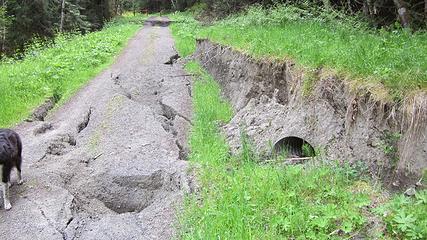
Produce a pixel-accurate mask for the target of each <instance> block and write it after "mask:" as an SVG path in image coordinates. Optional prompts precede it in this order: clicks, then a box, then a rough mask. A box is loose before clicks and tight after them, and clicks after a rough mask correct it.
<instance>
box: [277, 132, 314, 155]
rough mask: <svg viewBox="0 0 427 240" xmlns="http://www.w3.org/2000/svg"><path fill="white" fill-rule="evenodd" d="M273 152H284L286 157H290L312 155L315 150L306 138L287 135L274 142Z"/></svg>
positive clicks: (279, 153) (278, 153)
mask: <svg viewBox="0 0 427 240" xmlns="http://www.w3.org/2000/svg"><path fill="white" fill-rule="evenodd" d="M274 154H275V155H282V154H285V155H286V157H290V158H299V157H314V156H315V151H314V148H313V146H312V145H311V144H309V143H308V142H307V141H306V140H304V139H302V138H299V137H295V136H289V137H285V138H282V139H280V140H279V141H277V142H276V144H274Z"/></svg>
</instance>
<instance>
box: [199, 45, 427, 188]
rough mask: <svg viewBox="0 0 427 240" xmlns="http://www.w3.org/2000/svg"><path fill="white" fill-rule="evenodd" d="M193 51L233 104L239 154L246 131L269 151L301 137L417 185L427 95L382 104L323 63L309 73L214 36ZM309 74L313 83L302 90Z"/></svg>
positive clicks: (233, 140) (426, 131) (232, 136)
mask: <svg viewBox="0 0 427 240" xmlns="http://www.w3.org/2000/svg"><path fill="white" fill-rule="evenodd" d="M195 57H196V58H197V59H198V60H199V61H200V62H201V63H202V65H203V66H204V67H205V68H206V69H207V70H208V72H209V73H210V74H212V76H213V77H214V78H215V79H216V80H217V81H218V82H219V83H220V85H221V88H222V91H223V93H224V95H225V97H227V98H228V99H229V100H230V102H231V104H232V106H233V108H234V110H235V113H236V114H235V116H234V118H233V119H232V121H231V122H230V123H229V124H227V125H226V126H225V127H224V132H225V134H226V135H227V139H228V141H229V143H230V146H231V147H232V150H233V151H234V152H236V151H238V150H239V148H240V146H241V144H240V143H241V141H240V136H241V135H242V131H244V133H245V134H247V135H248V136H249V138H250V140H251V141H252V142H253V145H254V146H256V148H257V150H258V151H259V152H260V153H265V154H269V153H270V152H271V151H272V148H277V147H278V146H277V144H280V143H282V142H283V139H286V138H290V137H291V138H294V137H296V138H297V139H301V140H302V141H303V142H306V143H308V144H310V145H311V146H312V147H314V148H315V149H318V150H320V151H321V152H322V153H323V154H325V155H326V156H327V157H328V158H329V159H333V160H340V161H342V162H350V163H356V162H360V161H361V162H363V163H364V165H365V167H367V171H369V173H371V174H372V176H373V177H379V178H381V179H382V180H383V181H384V182H385V183H386V184H388V185H389V186H391V187H395V188H401V189H406V188H407V187H411V186H415V185H416V183H417V182H419V180H420V178H421V177H422V174H423V169H426V168H427V95H426V94H425V93H420V94H418V95H416V96H413V97H412V98H411V99H407V100H405V102H404V103H402V104H398V103H390V102H382V101H380V100H377V99H376V98H375V97H373V94H371V92H370V91H369V89H360V88H359V89H357V88H354V87H352V86H350V85H349V83H348V81H346V80H343V79H340V78H339V77H337V76H334V75H331V74H329V73H327V72H323V70H322V69H317V70H316V71H315V72H314V73H309V72H307V71H305V70H304V69H299V68H297V67H296V66H295V64H294V63H293V62H291V61H283V62H280V61H271V60H256V59H253V58H251V57H250V56H248V55H245V54H243V53H240V52H238V51H235V50H233V49H231V48H229V47H226V46H221V45H219V44H216V43H212V42H210V41H209V40H198V42H197V51H196V54H195ZM308 78H314V83H315V84H313V86H312V89H311V91H310V92H309V93H308V94H307V93H306V94H305V95H304V81H306V80H307V79H308ZM396 136H397V137H396ZM300 145H301V144H300ZM296 155H297V156H301V155H302V154H296ZM418 185H419V184H418Z"/></svg>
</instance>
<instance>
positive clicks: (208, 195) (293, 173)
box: [181, 63, 370, 239]
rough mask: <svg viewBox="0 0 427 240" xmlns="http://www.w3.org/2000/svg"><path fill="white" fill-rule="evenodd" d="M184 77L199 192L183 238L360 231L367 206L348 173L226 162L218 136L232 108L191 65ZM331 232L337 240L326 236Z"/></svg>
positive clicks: (244, 157)
mask: <svg viewBox="0 0 427 240" xmlns="http://www.w3.org/2000/svg"><path fill="white" fill-rule="evenodd" d="M187 71H188V72H189V73H192V74H196V75H197V76H198V77H197V79H196V81H195V83H194V99H193V103H194V112H195V117H194V126H193V130H192V133H191V139H190V146H191V155H190V160H191V162H192V163H193V166H195V168H196V170H197V173H198V174H197V176H198V180H199V181H200V186H201V192H200V196H190V197H188V199H187V201H186V206H185V211H184V213H183V215H182V216H181V224H182V225H181V229H182V231H181V237H182V238H183V239H286V238H292V237H295V238H298V239H341V238H342V237H343V236H349V234H350V233H352V232H355V231H356V230H359V229H361V228H362V227H363V226H364V224H365V218H364V216H363V215H362V211H361V210H362V208H363V207H364V206H367V205H368V204H369V203H370V200H369V198H368V195H367V193H366V192H355V191H352V190H353V189H354V185H355V184H358V182H355V181H354V180H353V178H352V177H351V171H349V169H346V168H340V167H333V166H327V165H317V166H312V167H302V166H289V167H278V166H275V165H259V164H258V163H257V162H255V161H253V159H255V158H253V157H248V156H252V154H248V153H247V152H246V153H245V152H244V153H242V154H241V155H239V156H235V157H232V156H230V155H229V148H228V146H227V144H226V142H225V140H224V138H223V137H222V136H221V134H220V133H219V130H218V124H219V123H221V122H227V121H229V120H230V118H231V114H232V112H231V108H230V106H229V104H227V103H226V102H224V101H223V100H221V98H220V90H219V86H218V84H217V83H216V82H215V81H214V80H213V79H212V78H211V77H210V76H209V75H207V74H206V73H205V72H204V71H203V70H201V69H200V66H199V65H197V64H195V63H190V64H189V65H188V66H187ZM244 149H248V150H247V151H250V150H249V149H250V148H249V147H248V148H244ZM199 198H201V199H199ZM336 230H341V231H342V233H341V235H340V236H339V235H336V234H331V233H333V232H334V231H336Z"/></svg>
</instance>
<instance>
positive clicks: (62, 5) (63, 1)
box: [59, 0, 65, 32]
mask: <svg viewBox="0 0 427 240" xmlns="http://www.w3.org/2000/svg"><path fill="white" fill-rule="evenodd" d="M64 11H65V0H62V3H61V23H60V25H59V31H60V32H62V31H63V30H64V17H65V13H64Z"/></svg>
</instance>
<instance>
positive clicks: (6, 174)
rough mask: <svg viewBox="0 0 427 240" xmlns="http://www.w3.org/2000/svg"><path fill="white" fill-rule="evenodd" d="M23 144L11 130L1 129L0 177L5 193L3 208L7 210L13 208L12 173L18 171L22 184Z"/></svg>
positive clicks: (19, 182)
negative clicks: (10, 195)
mask: <svg viewBox="0 0 427 240" xmlns="http://www.w3.org/2000/svg"><path fill="white" fill-rule="evenodd" d="M21 154H22V142H21V138H20V137H19V135H18V134H17V133H16V132H14V131H12V130H10V129H0V176H1V180H2V181H1V187H2V188H0V190H2V192H3V203H4V204H3V206H4V208H5V209H6V210H9V209H11V208H12V205H11V204H10V200H9V187H10V173H11V171H12V169H13V168H14V167H16V169H17V174H18V184H22V177H21V163H22V156H21Z"/></svg>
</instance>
